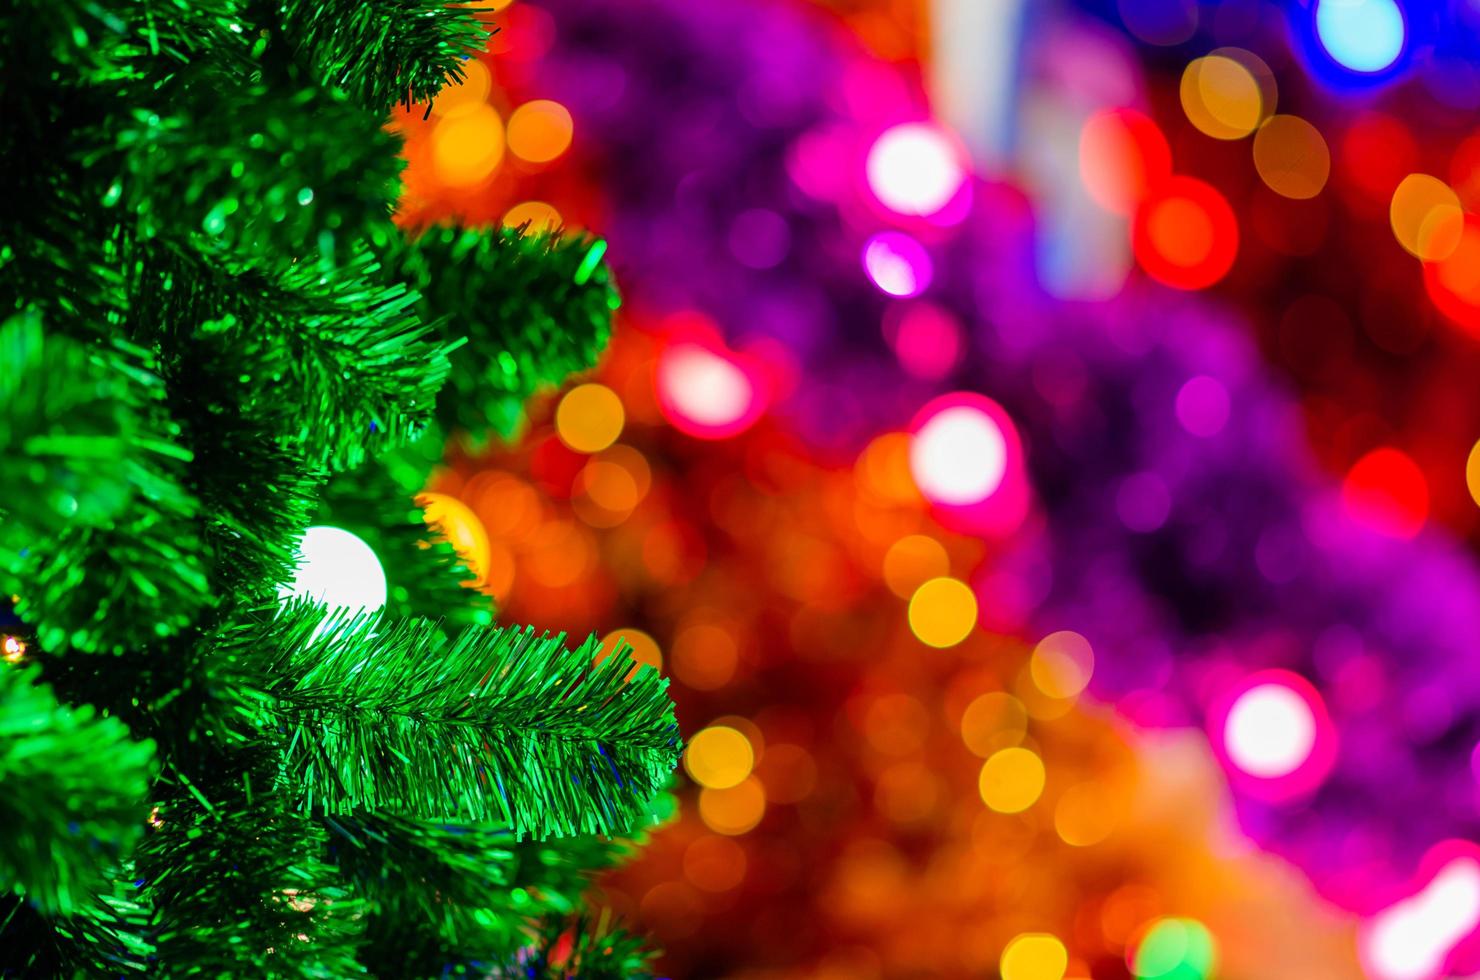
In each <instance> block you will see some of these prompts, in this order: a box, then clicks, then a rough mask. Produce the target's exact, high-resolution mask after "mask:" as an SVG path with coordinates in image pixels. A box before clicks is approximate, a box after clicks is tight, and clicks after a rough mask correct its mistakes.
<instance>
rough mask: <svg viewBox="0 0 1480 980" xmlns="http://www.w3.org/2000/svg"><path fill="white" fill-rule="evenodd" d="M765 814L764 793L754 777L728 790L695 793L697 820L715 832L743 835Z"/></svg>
mask: <svg viewBox="0 0 1480 980" xmlns="http://www.w3.org/2000/svg"><path fill="white" fill-rule="evenodd" d="M765 815H766V791H765V789H764V788H763V787H762V786H761V783H760V780H758V779H756V778H755V777H754V776H750V777H748V778H747V779H746V780H745V781H744V782H742V783H740V784H739V785H738V786H731V787H729V788H728V789H712V788H708V787H706V788H705V789H702V790H700V791H699V819H700V820H703V821H704V825H705V826H706V827H708V828H709V829H710V830H713V831H715V832H716V833H720V834H729V835H730V836H732V837H733V836H736V835H738V834H743V833H746V832H747V831H749V830H750V829H751V828H753V827H754V826H755V825H756V824H758V823H760V822H761V818H762V817H764V816H765Z"/></svg>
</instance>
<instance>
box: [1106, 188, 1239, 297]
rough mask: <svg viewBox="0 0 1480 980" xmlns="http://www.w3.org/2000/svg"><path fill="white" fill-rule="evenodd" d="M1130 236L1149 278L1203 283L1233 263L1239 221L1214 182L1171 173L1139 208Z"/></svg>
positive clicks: (1191, 285)
mask: <svg viewBox="0 0 1480 980" xmlns="http://www.w3.org/2000/svg"><path fill="white" fill-rule="evenodd" d="M1131 241H1132V248H1133V250H1134V251H1135V253H1136V260H1137V261H1138V262H1139V263H1140V264H1141V268H1143V269H1145V270H1146V273H1147V274H1148V275H1149V276H1151V278H1153V279H1155V280H1157V281H1158V282H1162V283H1165V284H1166V285H1168V286H1173V287H1176V288H1177V289H1205V288H1207V287H1208V286H1211V285H1212V284H1213V283H1215V282H1217V281H1218V280H1219V279H1222V278H1223V277H1224V276H1225V275H1227V273H1228V270H1229V269H1231V268H1232V267H1233V260H1234V259H1235V258H1236V257H1237V255H1238V221H1237V220H1236V219H1235V218H1234V216H1233V209H1232V208H1231V207H1229V206H1228V201H1227V200H1226V199H1225V198H1224V197H1223V195H1222V194H1220V193H1218V191H1217V190H1215V189H1214V188H1213V187H1211V186H1210V185H1208V184H1205V183H1203V182H1202V181H1200V180H1197V179H1195V178H1192V177H1173V178H1171V179H1170V180H1168V181H1167V182H1166V183H1165V184H1163V185H1162V186H1161V187H1160V188H1159V189H1158V190H1157V191H1156V192H1154V193H1153V194H1152V195H1151V196H1150V197H1149V198H1147V199H1146V201H1144V202H1143V203H1142V205H1141V207H1140V208H1139V209H1138V210H1137V211H1136V220H1135V229H1134V233H1133V236H1132V240H1131Z"/></svg>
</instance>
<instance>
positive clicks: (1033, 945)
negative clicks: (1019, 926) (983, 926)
mask: <svg viewBox="0 0 1480 980" xmlns="http://www.w3.org/2000/svg"><path fill="white" fill-rule="evenodd" d="M1068 968H1069V951H1068V950H1067V949H1065V948H1064V944H1063V943H1062V942H1060V941H1059V938H1058V937H1057V936H1054V935H1050V934H1049V933H1045V932H1026V933H1023V934H1022V935H1020V936H1016V937H1014V938H1013V940H1012V942H1010V943H1008V944H1007V948H1006V949H1004V950H1003V951H1002V963H1001V966H1000V969H1001V972H1002V980H1063V976H1064V971H1066V970H1067V969H1068Z"/></svg>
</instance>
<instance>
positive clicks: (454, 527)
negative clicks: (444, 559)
mask: <svg viewBox="0 0 1480 980" xmlns="http://www.w3.org/2000/svg"><path fill="white" fill-rule="evenodd" d="M416 504H417V506H419V507H420V508H421V509H422V518H423V519H424V520H425V521H426V522H427V526H428V527H431V528H433V529H434V530H436V531H438V532H439V533H440V534H441V535H442V536H443V537H444V538H446V539H447V542H448V543H449V544H451V545H452V550H453V551H455V552H457V556H458V557H459V558H461V559H462V560H463V563H464V564H465V565H467V566H468V570H469V571H470V572H472V573H473V578H474V580H475V581H474V583H472V584H479V583H482V582H483V581H484V580H485V579H486V577H487V575H488V565H489V560H490V554H491V547H490V545H489V543H488V532H487V531H486V530H484V528H483V522H482V521H480V520H479V519H478V515H477V514H475V513H473V509H472V508H471V507H469V506H468V505H467V504H465V503H463V502H462V501H461V500H459V499H457V498H456V497H451V496H448V495H447V494H445V493H423V494H418V495H417V498H416Z"/></svg>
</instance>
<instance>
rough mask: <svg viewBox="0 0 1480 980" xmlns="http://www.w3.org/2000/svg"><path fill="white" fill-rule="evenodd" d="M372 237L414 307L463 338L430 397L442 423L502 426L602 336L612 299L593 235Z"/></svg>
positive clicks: (507, 232) (478, 432) (587, 357)
mask: <svg viewBox="0 0 1480 980" xmlns="http://www.w3.org/2000/svg"><path fill="white" fill-rule="evenodd" d="M377 242H378V244H379V246H380V247H381V249H382V251H383V253H384V255H385V261H386V265H387V267H388V268H390V269H392V270H394V271H395V273H396V275H398V276H399V277H400V278H401V279H403V280H404V281H406V282H407V283H409V284H410V285H411V287H412V288H413V289H415V290H416V291H417V292H419V293H420V294H421V296H422V300H421V305H420V310H421V313H422V316H423V317H425V318H427V319H429V320H430V319H445V320H446V321H447V322H448V324H449V325H450V327H451V329H453V330H455V331H457V332H458V333H459V334H465V335H466V336H467V338H468V346H467V347H466V348H464V349H463V350H462V351H460V352H458V354H456V355H455V357H456V358H457V368H458V369H457V370H455V371H454V372H453V375H452V382H451V384H449V385H448V386H447V387H446V388H445V389H444V390H443V393H442V398H441V400H440V401H439V402H438V406H437V414H438V417H439V418H440V419H441V421H442V423H443V425H444V426H445V427H447V428H448V429H449V430H451V429H454V428H460V429H463V430H465V431H467V432H470V433H472V434H473V435H474V436H475V437H482V436H484V435H486V434H487V433H488V432H489V430H490V429H491V430H493V431H494V432H496V433H498V434H501V435H507V434H509V433H510V432H512V431H513V430H514V429H515V427H516V426H517V425H518V423H519V420H520V418H521V417H522V409H523V404H524V401H525V400H526V399H527V398H528V397H529V396H530V395H531V394H533V393H534V392H535V391H537V390H539V389H540V388H541V387H543V386H547V385H552V384H557V383H559V382H561V381H564V380H565V379H566V378H567V377H568V376H569V375H571V374H572V373H574V372H577V371H582V370H585V369H586V368H589V367H591V366H592V365H593V364H595V363H596V357H597V355H598V354H599V353H600V352H601V349H602V348H603V347H604V346H605V345H606V342H607V339H608V337H609V336H610V332H611V316H612V311H613V310H615V309H616V308H617V305H618V301H617V294H616V291H615V289H614V288H613V287H612V283H611V278H610V275H609V273H608V272H607V269H606V266H604V265H602V263H601V259H602V256H603V255H604V254H605V252H606V243H605V242H604V241H601V240H600V239H590V238H586V237H584V236H565V235H559V234H549V235H547V234H525V233H524V232H523V231H522V230H521V229H513V228H503V229H499V230H497V231H493V230H485V231H479V230H473V229H468V230H463V229H457V228H450V227H435V228H430V229H427V230H426V231H425V232H423V233H422V234H420V235H419V236H417V237H415V238H413V239H411V240H406V239H403V238H401V237H399V236H395V237H382V238H379V239H377Z"/></svg>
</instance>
